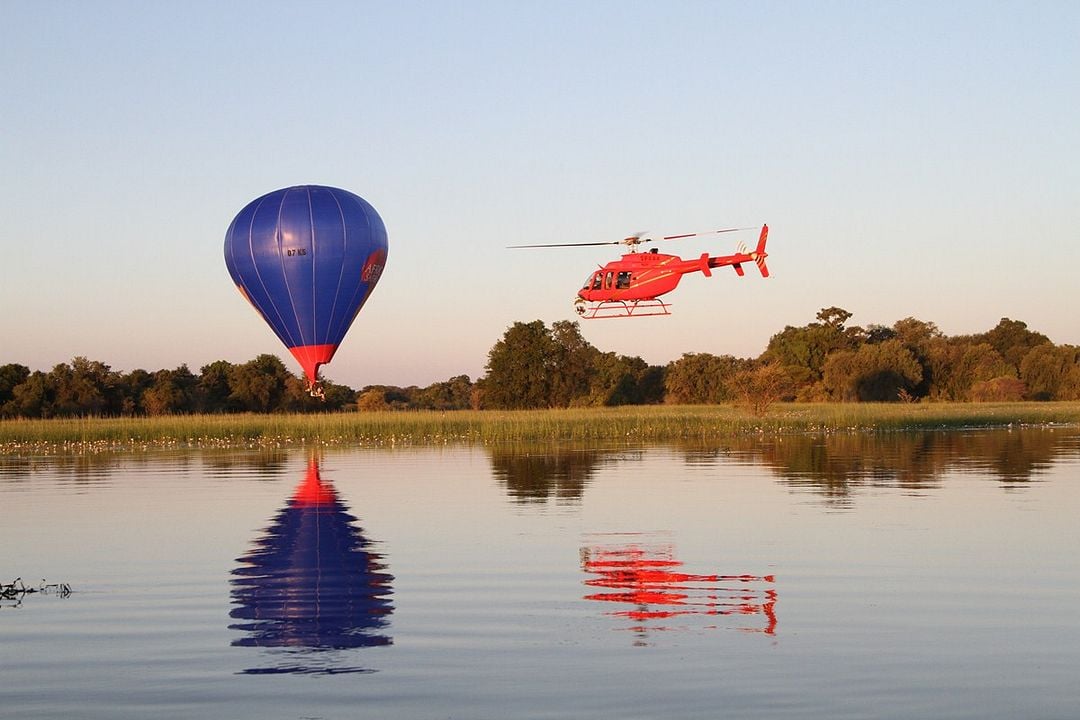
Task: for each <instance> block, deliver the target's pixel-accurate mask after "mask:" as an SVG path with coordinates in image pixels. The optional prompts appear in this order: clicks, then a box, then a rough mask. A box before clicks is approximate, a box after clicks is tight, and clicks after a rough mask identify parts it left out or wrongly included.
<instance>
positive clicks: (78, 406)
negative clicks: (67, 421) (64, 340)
mask: <svg viewBox="0 0 1080 720" xmlns="http://www.w3.org/2000/svg"><path fill="white" fill-rule="evenodd" d="M47 382H48V384H49V385H50V387H51V391H52V408H51V414H53V415H58V416H83V415H102V414H104V412H105V410H106V409H108V407H109V398H108V395H112V394H113V390H114V387H115V384H116V377H115V375H114V374H113V373H112V372H111V371H110V370H109V366H108V365H105V364H104V363H101V362H97V361H91V360H87V359H86V358H85V357H81V356H78V357H75V358H74V359H73V360H72V361H71V364H70V365H68V364H67V363H60V364H59V365H56V366H55V367H53V369H52V370H51V371H50V372H49V375H48V378H47Z"/></svg>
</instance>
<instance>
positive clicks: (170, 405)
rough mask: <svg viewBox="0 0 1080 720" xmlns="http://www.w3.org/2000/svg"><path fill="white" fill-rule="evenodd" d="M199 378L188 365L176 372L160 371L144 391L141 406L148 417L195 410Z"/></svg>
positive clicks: (182, 366) (177, 369)
mask: <svg viewBox="0 0 1080 720" xmlns="http://www.w3.org/2000/svg"><path fill="white" fill-rule="evenodd" d="M197 384H198V378H196V377H195V376H194V375H192V373H191V371H190V370H188V367H187V365H181V366H180V367H178V368H176V369H175V370H158V371H157V372H156V373H154V375H153V381H152V382H151V384H150V387H148V388H147V389H146V390H144V391H143V393H142V397H141V401H140V404H141V405H142V408H143V410H144V411H145V412H146V414H147V415H173V414H177V413H187V412H191V411H192V410H193V409H194V406H195V402H194V396H195V389H196V386H197Z"/></svg>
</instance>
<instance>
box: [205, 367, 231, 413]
mask: <svg viewBox="0 0 1080 720" xmlns="http://www.w3.org/2000/svg"><path fill="white" fill-rule="evenodd" d="M232 373H233V364H232V363H230V362H228V361H226V360H215V361H214V362H212V363H210V364H208V365H203V366H202V368H200V369H199V381H198V383H197V384H196V386H195V398H196V400H195V401H196V406H197V407H198V409H199V412H204V413H223V412H230V411H232V410H235V409H238V408H239V403H238V402H237V401H235V400H233V399H232V397H231V396H232V390H231V389H230V388H229V376H230V375H232Z"/></svg>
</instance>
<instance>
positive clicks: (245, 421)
mask: <svg viewBox="0 0 1080 720" xmlns="http://www.w3.org/2000/svg"><path fill="white" fill-rule="evenodd" d="M1078 424H1080V402H1008V403H776V404H775V405H773V406H771V407H770V408H769V409H768V411H767V412H766V413H765V414H763V415H758V414H754V413H752V412H750V411H749V410H747V409H745V408H743V407H740V406H736V405H690V406H688V405H648V406H622V407H618V408H571V409H550V410H454V411H434V410H421V411H412V412H402V411H396V412H394V411H385V412H364V413H326V414H316V415H312V414H239V415H237V414H232V415H229V414H219V415H169V416H157V417H128V418H103V417H84V418H56V419H49V420H41V419H16V420H0V454H3V455H24V456H25V455H52V454H69V453H73V454H83V453H98V452H137V451H149V450H156V449H199V448H278V447H306V446H343V447H435V446H443V445H496V444H511V443H547V442H588V443H630V444H640V443H647V442H664V441H672V440H701V441H710V440H720V439H723V438H728V437H733V436H747V435H766V436H769V435H771V436H779V435H790V434H814V433H816V434H828V433H858V432H865V433H881V432H902V431H918V430H924V431H925V430H969V429H979V428H1006V427H1019V426H1057V425H1078Z"/></svg>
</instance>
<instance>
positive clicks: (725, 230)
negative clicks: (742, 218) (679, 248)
mask: <svg viewBox="0 0 1080 720" xmlns="http://www.w3.org/2000/svg"><path fill="white" fill-rule="evenodd" d="M753 229H754V228H746V227H741V228H723V229H722V230H705V231H703V232H696V233H683V234H682V235H667V236H665V237H662V238H660V239H661V240H681V239H682V238H688V237H697V236H698V235H719V234H720V233H729V232H739V231H740V230H753Z"/></svg>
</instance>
